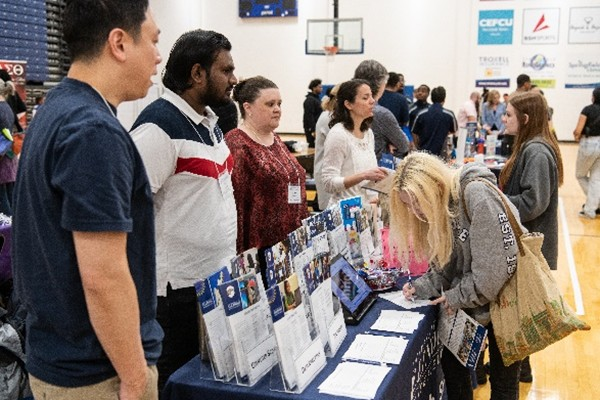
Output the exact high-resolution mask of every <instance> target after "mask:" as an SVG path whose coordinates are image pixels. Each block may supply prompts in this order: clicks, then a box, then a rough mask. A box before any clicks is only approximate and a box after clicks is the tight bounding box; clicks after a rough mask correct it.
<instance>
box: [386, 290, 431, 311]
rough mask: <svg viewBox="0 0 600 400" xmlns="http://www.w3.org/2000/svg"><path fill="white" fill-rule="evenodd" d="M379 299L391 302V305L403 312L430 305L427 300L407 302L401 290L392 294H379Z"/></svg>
mask: <svg viewBox="0 0 600 400" xmlns="http://www.w3.org/2000/svg"><path fill="white" fill-rule="evenodd" d="M379 297H380V298H382V299H384V300H387V301H391V302H392V303H394V304H396V305H398V306H400V307H402V308H404V309H405V310H412V309H413V308H419V307H423V306H428V305H429V304H431V302H430V301H429V300H416V299H415V301H411V300H407V299H406V297H404V294H403V293H402V291H401V290H395V291H393V292H388V293H380V294H379Z"/></svg>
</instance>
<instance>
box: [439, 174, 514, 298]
mask: <svg viewBox="0 0 600 400" xmlns="http://www.w3.org/2000/svg"><path fill="white" fill-rule="evenodd" d="M464 196H465V204H466V208H467V210H468V213H469V216H470V217H471V224H470V226H469V223H468V220H467V219H466V217H465V216H464V210H462V205H461V210H460V212H461V214H462V215H460V216H459V219H458V222H459V224H460V225H461V226H460V227H458V228H457V229H456V230H455V240H456V242H455V250H454V252H455V253H457V257H456V259H455V260H453V261H455V262H457V263H458V265H456V266H455V268H456V272H457V274H456V275H455V278H454V282H453V284H452V288H451V289H448V290H446V291H445V295H446V299H447V301H448V304H449V305H450V306H451V307H452V308H455V309H458V308H474V307H478V306H482V305H485V304H487V303H489V302H491V301H493V300H495V299H496V297H497V296H498V293H499V292H500V289H502V287H503V286H504V284H505V283H506V282H507V281H508V279H509V278H510V276H511V275H512V273H513V272H514V270H515V268H516V260H517V251H518V250H517V243H516V239H515V236H514V233H513V230H512V227H511V226H510V223H509V221H508V216H507V214H506V212H505V209H504V206H503V204H502V201H501V199H500V194H499V193H498V192H497V191H495V190H494V189H493V188H491V187H489V186H488V185H486V184H485V183H483V182H479V181H475V182H472V183H470V184H468V185H467V187H466V189H465V190H464ZM509 204H510V203H509ZM511 207H512V206H511ZM513 214H514V215H515V216H516V218H517V220H518V219H519V217H518V215H519V214H518V212H517V211H516V209H514V208H513ZM523 229H524V228H523ZM447 267H449V266H447ZM461 271H462V274H461Z"/></svg>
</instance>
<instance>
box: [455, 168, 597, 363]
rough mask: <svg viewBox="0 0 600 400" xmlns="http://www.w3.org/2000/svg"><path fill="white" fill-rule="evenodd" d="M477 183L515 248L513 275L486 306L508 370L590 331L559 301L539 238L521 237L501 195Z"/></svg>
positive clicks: (559, 297)
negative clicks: (499, 212) (491, 198)
mask: <svg viewBox="0 0 600 400" xmlns="http://www.w3.org/2000/svg"><path fill="white" fill-rule="evenodd" d="M477 180H480V181H482V182H485V183H486V184H487V185H489V186H490V187H492V188H493V189H494V190H496V191H497V192H498V194H499V196H500V198H501V200H502V203H503V204H504V208H505V210H506V214H507V215H508V218H509V221H510V225H511V227H512V230H513V233H514V235H515V239H516V241H517V245H518V248H519V253H518V254H517V268H516V271H515V273H514V274H513V276H512V277H511V278H510V279H509V280H508V282H507V283H506V284H505V285H504V287H503V288H502V289H501V290H500V293H499V294H498V298H497V299H496V301H492V302H491V303H490V314H491V318H492V324H493V326H494V335H495V337H496V341H497V342H498V348H499V349H500V353H501V354H502V361H503V362H504V365H506V366H509V365H511V364H512V363H514V362H515V361H520V360H522V359H523V358H525V357H527V356H528V355H530V354H533V353H535V352H537V351H540V350H542V349H544V348H546V347H548V346H550V345H551V344H553V343H555V342H558V341H559V340H561V339H563V338H565V337H566V336H568V335H569V334H570V333H571V332H574V331H576V330H589V329H590V326H589V325H588V324H586V323H585V322H583V321H581V320H580V319H579V318H578V317H577V316H576V315H575V313H574V312H573V310H571V308H570V307H569V305H568V304H567V303H566V302H565V301H564V299H563V297H562V295H561V293H560V290H559V289H558V286H557V285H556V281H555V280H554V277H553V276H552V274H551V272H550V268H549V267H548V263H547V261H546V259H545V258H544V255H543V254H542V242H543V241H544V235H543V234H542V233H539V232H529V233H523V230H522V229H521V225H520V224H519V222H518V221H517V219H516V217H515V216H514V214H513V213H512V211H511V209H510V207H509V206H508V204H507V200H506V198H505V196H504V195H503V194H502V192H500V189H498V188H497V187H496V186H495V185H493V184H492V183H491V182H489V181H487V180H484V179H477ZM463 190H464V189H463ZM463 198H464V197H463ZM465 211H466V209H465Z"/></svg>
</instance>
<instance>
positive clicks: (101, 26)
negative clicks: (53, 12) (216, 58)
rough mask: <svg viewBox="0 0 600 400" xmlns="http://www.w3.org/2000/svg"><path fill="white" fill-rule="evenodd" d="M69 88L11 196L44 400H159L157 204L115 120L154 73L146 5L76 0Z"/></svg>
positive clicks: (32, 352)
mask: <svg viewBox="0 0 600 400" xmlns="http://www.w3.org/2000/svg"><path fill="white" fill-rule="evenodd" d="M63 24H64V31H63V34H64V35H63V37H64V39H65V41H66V43H67V46H68V48H69V52H70V54H71V62H72V63H71V67H70V69H69V73H68V76H67V78H65V79H64V80H63V81H62V82H61V83H60V84H59V85H58V86H57V87H55V88H53V89H52V90H51V91H50V93H49V94H48V97H47V100H46V102H45V104H44V107H42V108H41V109H40V110H39V112H38V113H37V115H36V117H35V119H34V120H33V121H32V123H31V125H30V127H29V129H28V131H27V138H26V140H25V143H24V147H23V151H22V153H21V159H20V162H19V172H18V176H17V182H16V187H15V212H14V220H13V221H14V224H13V227H12V228H13V242H12V252H13V257H14V258H13V269H14V281H15V293H16V296H17V298H18V299H19V300H20V301H22V303H23V304H24V306H25V308H26V310H27V322H26V329H27V338H26V352H27V370H28V372H29V376H30V384H31V388H32V391H33V394H34V396H35V398H37V399H117V398H120V399H157V398H158V389H157V378H158V374H157V370H156V361H157V359H158V356H159V355H160V351H161V341H162V337H163V332H162V329H161V328H160V326H159V324H158V322H157V321H156V268H155V265H156V254H155V246H154V216H153V214H154V210H153V205H152V193H151V190H150V184H149V182H148V177H147V175H146V171H145V169H144V164H143V162H142V159H141V157H140V155H139V153H138V152H137V150H136V147H135V144H134V143H133V140H132V139H131V137H130V136H129V134H128V133H127V131H125V129H124V128H123V126H122V125H121V124H120V123H119V121H118V120H117V118H116V115H115V113H116V109H117V106H118V105H119V104H120V103H122V102H124V101H130V100H136V99H139V98H142V97H144V96H146V94H147V92H148V89H149V88H150V86H151V85H152V81H151V79H150V78H151V76H152V75H154V74H156V66H157V64H159V63H160V61H161V59H160V55H159V53H158V48H157V42H158V36H159V29H158V27H157V26H156V23H155V22H154V18H153V17H152V14H151V12H150V10H149V6H148V1H147V0H104V1H101V2H100V1H91V0H71V1H69V2H67V7H66V9H65V11H64V18H63Z"/></svg>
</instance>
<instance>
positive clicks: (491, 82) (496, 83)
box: [475, 78, 510, 88]
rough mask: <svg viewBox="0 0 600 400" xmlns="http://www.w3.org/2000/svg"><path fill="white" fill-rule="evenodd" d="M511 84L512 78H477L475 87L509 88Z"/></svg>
mask: <svg viewBox="0 0 600 400" xmlns="http://www.w3.org/2000/svg"><path fill="white" fill-rule="evenodd" d="M509 86H510V79H509V78H506V79H477V80H475V87H480V88H507V87H509Z"/></svg>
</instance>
